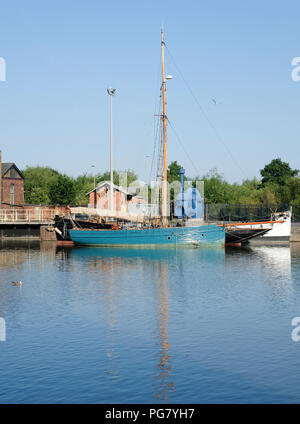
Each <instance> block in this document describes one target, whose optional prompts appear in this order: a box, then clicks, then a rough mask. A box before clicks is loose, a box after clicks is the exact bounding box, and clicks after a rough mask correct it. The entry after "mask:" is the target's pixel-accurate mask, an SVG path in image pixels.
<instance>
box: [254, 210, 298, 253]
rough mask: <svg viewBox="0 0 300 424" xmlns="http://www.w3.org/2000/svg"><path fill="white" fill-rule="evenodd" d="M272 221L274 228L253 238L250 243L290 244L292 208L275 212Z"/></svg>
mask: <svg viewBox="0 0 300 424" xmlns="http://www.w3.org/2000/svg"><path fill="white" fill-rule="evenodd" d="M272 221H273V223H272V228H271V229H270V230H269V231H268V232H266V233H265V234H263V235H261V236H257V237H255V238H253V239H251V240H250V244H252V245H254V244H262V243H264V244H265V243H269V244H270V243H276V244H277V243H280V244H288V243H289V242H290V238H291V222H292V210H289V211H285V212H277V213H273V214H272ZM266 225H267V224H266Z"/></svg>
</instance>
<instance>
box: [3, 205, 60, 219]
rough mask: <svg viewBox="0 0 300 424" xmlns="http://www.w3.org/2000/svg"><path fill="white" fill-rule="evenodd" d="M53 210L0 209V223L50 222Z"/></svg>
mask: <svg viewBox="0 0 300 424" xmlns="http://www.w3.org/2000/svg"><path fill="white" fill-rule="evenodd" d="M54 216H55V210H54V209H41V208H38V207H37V208H35V209H28V210H26V209H17V208H15V209H0V222H3V223H9V222H19V223H21V222H24V223H30V222H50V221H52V220H53V219H54Z"/></svg>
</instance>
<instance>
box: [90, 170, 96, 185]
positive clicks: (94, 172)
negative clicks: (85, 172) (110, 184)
mask: <svg viewBox="0 0 300 424" xmlns="http://www.w3.org/2000/svg"><path fill="white" fill-rule="evenodd" d="M91 168H94V169H93V174H94V190H95V188H96V171H95V165H91Z"/></svg>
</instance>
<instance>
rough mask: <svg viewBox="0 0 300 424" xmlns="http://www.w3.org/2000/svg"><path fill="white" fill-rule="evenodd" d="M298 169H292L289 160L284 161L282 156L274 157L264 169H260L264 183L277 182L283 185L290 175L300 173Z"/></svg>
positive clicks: (293, 175)
mask: <svg viewBox="0 0 300 424" xmlns="http://www.w3.org/2000/svg"><path fill="white" fill-rule="evenodd" d="M298 172H299V170H298V169H292V168H291V167H290V165H289V164H288V163H287V162H283V161H282V160H281V159H280V158H277V159H273V160H272V161H271V162H270V163H269V164H267V165H266V166H265V167H264V169H261V170H260V174H261V176H262V181H261V182H262V185H263V186H264V185H265V184H268V183H275V184H279V185H283V184H284V183H285V182H286V180H287V179H288V178H290V177H295V176H296V175H298Z"/></svg>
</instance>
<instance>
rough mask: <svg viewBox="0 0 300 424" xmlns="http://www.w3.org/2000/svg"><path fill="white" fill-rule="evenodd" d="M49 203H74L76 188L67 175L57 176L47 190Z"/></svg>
mask: <svg viewBox="0 0 300 424" xmlns="http://www.w3.org/2000/svg"><path fill="white" fill-rule="evenodd" d="M49 198H50V201H51V203H53V204H59V205H68V204H71V203H73V202H74V201H75V198H76V186H75V183H74V181H73V179H72V178H70V177H68V176H67V175H59V176H58V178H57V180H56V181H54V182H53V183H52V184H51V185H50V188H49Z"/></svg>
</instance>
